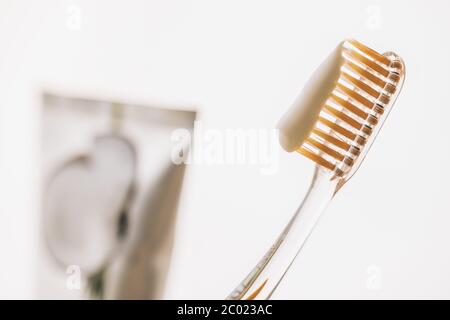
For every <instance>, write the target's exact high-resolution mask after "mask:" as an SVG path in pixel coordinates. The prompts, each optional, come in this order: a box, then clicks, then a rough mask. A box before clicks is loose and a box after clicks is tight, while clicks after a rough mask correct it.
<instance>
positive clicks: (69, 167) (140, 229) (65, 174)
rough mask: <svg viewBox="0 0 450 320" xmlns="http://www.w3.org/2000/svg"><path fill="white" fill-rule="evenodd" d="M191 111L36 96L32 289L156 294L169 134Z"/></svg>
mask: <svg viewBox="0 0 450 320" xmlns="http://www.w3.org/2000/svg"><path fill="white" fill-rule="evenodd" d="M118 105H120V117H117V112H115V111H117V108H116V107H117V106H118ZM194 119H195V112H193V111H181V110H168V109H159V108H149V107H139V106H132V105H126V104H117V103H109V102H99V101H91V100H83V99H70V98H62V97H57V96H54V95H48V94H46V95H44V99H43V127H42V128H43V143H42V147H43V155H42V156H43V178H44V180H43V212H42V237H41V238H42V241H41V242H42V245H41V248H42V250H41V254H40V259H39V260H40V272H39V277H38V278H39V279H38V281H39V283H40V284H39V296H40V297H42V298H109V299H115V298H121V299H130V298H133V299H152V298H160V297H161V295H162V293H163V289H164V284H165V279H166V275H167V271H168V269H169V262H170V256H171V249H172V242H173V241H172V238H173V226H174V222H175V217H176V211H177V203H178V198H179V194H180V191H181V185H182V181H183V174H184V169H185V167H184V164H180V165H175V164H173V163H172V158H171V152H172V149H173V146H172V141H171V134H172V132H173V130H175V129H178V128H183V129H187V130H192V128H193V124H194ZM74 270H76V271H77V272H79V273H80V275H79V279H78V278H76V277H75V274H74ZM74 279H75V280H77V281H80V282H82V283H80V284H77V283H75V284H74Z"/></svg>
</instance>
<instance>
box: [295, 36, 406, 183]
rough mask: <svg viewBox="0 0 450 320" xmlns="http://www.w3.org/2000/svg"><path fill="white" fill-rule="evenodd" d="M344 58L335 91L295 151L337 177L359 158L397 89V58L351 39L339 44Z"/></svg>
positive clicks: (400, 70)
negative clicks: (341, 45) (342, 45)
mask: <svg viewBox="0 0 450 320" xmlns="http://www.w3.org/2000/svg"><path fill="white" fill-rule="evenodd" d="M342 56H343V58H344V60H345V63H344V65H343V66H342V68H341V71H340V77H339V80H338V82H337V84H336V87H335V89H334V90H333V92H332V94H331V95H330V97H329V98H328V100H327V102H326V103H325V105H324V106H323V107H322V110H321V111H320V114H319V118H318V120H317V122H316V124H315V126H314V128H313V130H312V131H311V132H310V134H309V136H308V137H307V138H306V139H305V140H304V142H303V143H302V145H301V146H300V148H298V150H297V151H298V152H299V153H300V154H302V155H304V156H305V157H307V158H309V159H310V160H312V161H314V162H316V163H317V164H319V165H320V166H322V167H324V168H326V169H329V170H331V171H332V172H333V173H334V174H335V175H337V176H342V175H344V174H345V173H346V172H348V171H349V170H350V169H351V167H352V165H353V164H354V163H355V160H356V159H357V158H358V156H359V155H360V154H361V150H362V149H363V148H364V146H365V145H366V142H367V140H368V138H369V137H370V136H371V134H372V133H373V132H374V130H375V127H376V126H377V125H378V123H379V120H380V117H382V116H383V114H384V112H385V109H386V108H388V107H390V105H391V100H392V99H393V97H394V95H395V94H396V93H397V91H398V90H399V82H400V79H401V76H402V75H403V64H402V62H401V60H399V59H398V58H396V57H395V56H394V58H393V57H392V56H388V55H382V54H380V53H378V52H376V51H375V50H373V49H370V48H369V47H366V46H365V45H363V44H362V43H360V42H358V41H356V40H347V41H346V42H345V43H344V47H343V50H342Z"/></svg>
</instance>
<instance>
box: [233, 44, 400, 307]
mask: <svg viewBox="0 0 450 320" xmlns="http://www.w3.org/2000/svg"><path fill="white" fill-rule="evenodd" d="M404 76H405V66H404V63H403V61H402V59H401V58H400V57H399V56H397V55H396V54H395V53H393V52H386V53H384V54H380V53H378V52H376V51H374V50H372V49H370V48H369V47H367V46H365V45H363V44H362V43H360V42H358V41H356V40H353V39H350V40H346V41H343V42H341V43H340V44H339V45H338V46H337V47H336V48H335V49H334V51H333V52H332V53H331V54H330V55H329V56H328V58H327V59H326V60H325V61H324V62H323V63H322V64H321V65H320V66H319V68H318V69H317V70H316V71H315V73H314V74H313V75H312V76H311V78H310V80H309V81H308V83H307V84H306V86H305V87H304V89H303V91H302V92H301V94H300V96H299V97H298V98H297V100H296V101H295V102H294V104H293V105H292V106H291V108H290V109H289V110H288V111H287V112H286V113H285V114H284V116H283V117H282V118H281V120H280V121H279V123H278V129H279V140H280V144H281V146H282V147H283V149H285V150H286V151H288V152H293V151H297V152H298V153H300V154H302V155H303V156H305V157H307V158H309V159H310V160H312V161H313V162H315V163H316V167H315V172H314V176H313V179H312V182H311V185H310V187H309V189H308V192H307V194H306V197H305V198H304V200H303V202H302V204H301V205H300V207H299V208H298V209H297V211H296V212H295V213H294V215H293V217H292V218H291V220H290V222H289V223H288V224H287V226H286V227H285V228H284V230H283V232H282V233H281V235H280V236H279V237H278V238H277V239H276V241H275V243H274V244H273V245H272V247H271V248H270V249H269V250H268V252H267V253H266V254H265V255H264V257H263V258H262V259H261V260H260V262H259V263H258V264H257V265H256V267H254V268H253V270H252V271H251V272H250V274H249V275H248V276H247V277H246V278H245V279H244V280H243V281H242V282H241V283H240V284H239V286H238V287H237V288H236V289H235V290H234V291H233V292H232V293H231V294H230V295H229V296H228V297H227V299H231V300H253V299H270V298H271V296H272V294H273V293H274V291H275V290H276V289H277V287H278V285H279V284H280V282H281V280H282V279H283V277H284V276H285V274H286V273H287V271H288V270H289V268H290V266H291V265H292V263H293V262H294V260H295V258H296V257H297V256H298V254H299V253H300V251H301V249H302V248H303V246H304V244H305V242H306V241H307V239H308V237H309V235H310V234H311V232H312V230H313V228H314V227H315V226H316V224H317V222H318V220H319V218H320V216H321V214H322V213H323V212H324V210H325V209H326V207H327V205H328V203H329V202H330V201H331V200H332V199H333V197H334V195H335V194H336V193H337V192H338V191H339V190H340V188H341V187H342V186H343V185H344V184H345V183H346V182H347V181H348V180H349V179H350V178H351V177H352V176H353V174H354V173H355V172H356V170H357V169H358V168H359V166H360V165H361V162H362V161H363V160H364V157H365V156H366V154H367V152H368V151H369V149H370V146H371V145H372V143H373V141H374V139H375V137H376V136H377V134H378V132H379V130H380V128H381V126H382V125H383V123H384V121H385V119H386V117H387V116H388V114H389V112H390V111H391V109H392V106H393V104H394V102H395V100H396V99H397V96H398V94H399V92H400V90H401V87H402V85H403V81H404Z"/></svg>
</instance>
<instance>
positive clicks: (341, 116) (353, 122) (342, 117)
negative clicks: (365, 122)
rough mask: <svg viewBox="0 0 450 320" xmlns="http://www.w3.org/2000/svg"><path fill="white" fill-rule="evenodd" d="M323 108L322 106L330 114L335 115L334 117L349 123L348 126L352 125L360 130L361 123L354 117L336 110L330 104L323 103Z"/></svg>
mask: <svg viewBox="0 0 450 320" xmlns="http://www.w3.org/2000/svg"><path fill="white" fill-rule="evenodd" d="M323 108H324V110H326V111H328V112H329V113H330V114H331V115H332V116H335V117H336V118H338V119H340V120H342V121H344V122H345V123H347V124H349V125H350V126H352V127H353V128H355V129H357V130H361V127H362V123H360V122H358V121H356V120H355V119H353V118H352V117H350V116H348V115H346V114H345V113H343V112H342V111H339V110H336V109H335V108H333V107H332V106H330V105H328V104H327V105H325V106H324V107H323Z"/></svg>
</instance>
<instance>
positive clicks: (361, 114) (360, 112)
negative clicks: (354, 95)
mask: <svg viewBox="0 0 450 320" xmlns="http://www.w3.org/2000/svg"><path fill="white" fill-rule="evenodd" d="M331 100H333V101H334V102H336V103H337V104H339V105H340V106H342V107H344V108H345V109H347V110H348V111H350V112H352V113H354V114H356V115H357V116H358V117H360V118H362V119H364V120H365V119H367V117H368V114H367V113H366V112H364V111H363V110H361V109H360V108H358V107H356V106H355V105H353V104H352V103H350V102H348V101H347V100H344V99H342V98H341V97H338V96H337V95H335V94H332V95H331Z"/></svg>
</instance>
